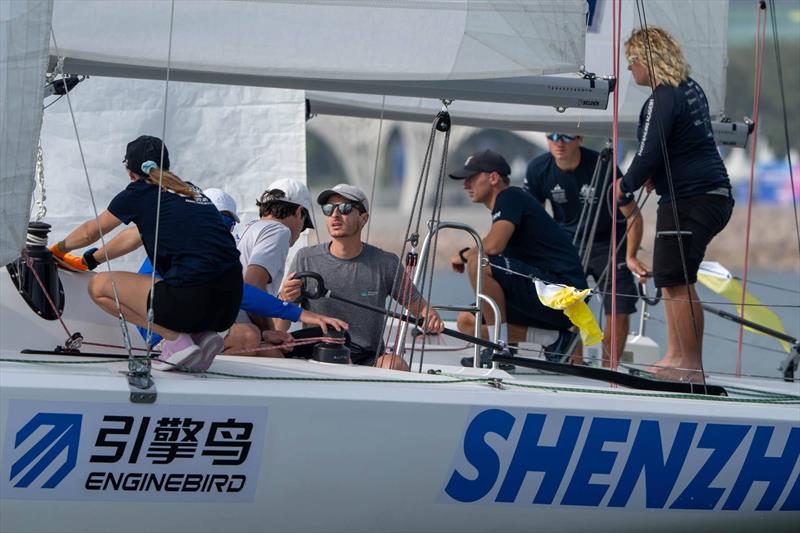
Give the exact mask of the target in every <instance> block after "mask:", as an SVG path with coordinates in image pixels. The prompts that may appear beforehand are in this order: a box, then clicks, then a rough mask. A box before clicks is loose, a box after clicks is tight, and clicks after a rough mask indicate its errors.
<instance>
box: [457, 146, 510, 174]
mask: <svg viewBox="0 0 800 533" xmlns="http://www.w3.org/2000/svg"><path fill="white" fill-rule="evenodd" d="M479 172H497V173H498V174H500V175H501V176H506V177H508V176H509V175H511V167H510V166H508V162H507V161H506V160H505V158H504V157H503V156H502V155H500V154H498V153H497V152H495V151H494V150H484V151H482V152H475V153H474V154H472V155H471V156H469V157H468V158H467V160H466V161H464V167H463V168H460V169H458V170H456V171H454V172H451V173H450V177H451V178H453V179H454V180H463V179H466V178H470V177H472V176H474V175H475V174H478V173H479Z"/></svg>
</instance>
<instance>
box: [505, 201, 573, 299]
mask: <svg viewBox="0 0 800 533" xmlns="http://www.w3.org/2000/svg"><path fill="white" fill-rule="evenodd" d="M498 220H507V221H509V222H511V223H512V224H514V233H513V234H512V235H511V238H510V239H509V241H508V244H507V245H506V249H505V250H504V251H503V255H505V256H507V257H510V258H512V259H518V260H520V261H522V262H524V263H527V264H529V265H531V266H533V267H536V268H538V269H539V270H541V271H542V272H544V273H548V274H551V275H552V278H553V279H550V280H548V281H562V282H568V283H570V284H572V285H573V286H575V288H578V289H585V288H586V287H587V285H586V276H585V275H584V273H583V269H582V268H581V263H580V260H579V259H578V251H577V250H576V249H575V246H573V245H572V240H571V239H570V238H569V236H568V235H567V233H566V232H565V231H564V230H563V229H562V228H561V226H559V225H558V223H557V222H556V221H555V220H553V219H552V217H551V216H550V215H548V214H547V211H545V210H544V207H542V205H541V204H540V203H539V202H537V201H536V200H535V199H534V198H533V197H532V196H531V195H530V194H528V193H526V192H525V191H524V190H522V189H520V188H519V187H508V188H507V189H504V190H503V191H501V192H500V194H498V195H497V198H496V199H495V202H494V209H492V223H494V222H497V221H498Z"/></svg>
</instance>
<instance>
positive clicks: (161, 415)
mask: <svg viewBox="0 0 800 533" xmlns="http://www.w3.org/2000/svg"><path fill="white" fill-rule="evenodd" d="M659 4H661V5H667V3H665V2H661V3H659ZM691 5H692V7H693V8H698V9H704V8H703V7H702V6H700V4H699V3H693V4H691ZM623 6H627V7H626V9H628V10H629V8H631V5H629V4H627V3H624V4H623ZM698 6H700V7H698ZM630 13H632V11H631V12H630ZM673 13H674V11H673ZM626 16H627V15H626ZM631 17H632V14H631ZM630 20H632V18H631V19H630ZM681 20H682V21H694V20H697V19H695V18H693V17H690V16H687V15H684V16H683V17H682V19H681ZM668 22H669V20H658V19H657V18H656V19H655V20H653V21H652V23H660V24H664V25H666V24H665V23H668ZM674 22H676V21H674ZM0 23H2V30H3V35H8V36H9V43H10V46H9V47H7V48H6V50H7V52H5V53H6V55H5V56H4V57H0V60H2V62H1V63H0V68H2V72H3V76H4V78H3V80H4V85H3V87H4V90H3V91H2V92H1V94H0V99H2V100H3V102H2V109H3V131H2V139H0V141H1V142H2V147H3V157H2V165H3V167H2V171H1V172H0V180H2V181H0V183H2V187H3V191H4V195H6V191H8V193H9V194H7V195H6V198H9V199H10V200H7V199H4V200H3V204H2V209H3V213H4V216H5V219H4V222H3V226H2V228H0V229H1V230H2V234H0V243H2V246H0V258H2V262H3V264H5V263H9V262H12V264H14V265H16V266H12V268H11V269H10V270H9V271H5V270H4V271H3V272H2V273H0V290H1V291H2V292H1V293H0V313H1V314H0V413H1V414H0V457H2V459H1V461H2V463H1V464H2V471H1V472H0V474H1V476H0V529H2V530H3V531H19V530H24V531H73V530H80V531H128V530H131V531H133V530H137V531H138V530H142V529H146V530H154V531H160V530H170V531H193V532H196V531H220V530H225V531H341V530H348V531H398V530H403V531H405V530H419V531H428V530H446V531H449V530H458V531H486V530H501V531H530V530H531V529H532V528H535V527H537V528H542V529H544V530H548V531H581V530H589V529H591V530H594V531H612V530H613V531H620V530H642V529H644V528H648V529H656V530H658V529H664V530H667V529H670V530H671V529H674V528H675V527H678V526H680V527H684V528H689V529H699V528H704V529H710V530H727V531H730V530H742V531H746V530H752V529H753V528H755V527H765V528H767V527H768V528H770V529H771V530H775V531H778V530H787V531H788V530H791V529H792V528H793V527H794V526H796V524H797V520H798V516H800V514H799V513H800V417H799V416H798V412H800V409H799V408H798V405H799V404H800V394H799V392H800V391H798V385H797V383H796V382H794V381H780V380H778V381H776V380H765V379H757V378H732V377H716V376H710V377H709V378H708V380H707V383H708V384H707V386H696V385H692V384H686V383H684V384H672V385H669V384H667V385H664V384H663V383H662V384H660V385H659V383H658V382H655V381H654V380H650V379H647V378H644V377H640V376H630V375H626V374H620V373H616V372H612V371H610V370H604V369H587V370H583V369H578V370H575V369H574V368H573V369H572V373H569V372H567V369H566V368H565V367H570V366H571V365H560V364H558V363H548V362H546V361H541V360H539V361H538V362H537V363H536V364H535V365H534V366H537V365H538V367H537V368H536V369H534V370H537V371H535V372H528V373H526V374H524V373H516V374H515V373H510V372H507V371H506V370H503V369H502V368H487V369H481V368H465V367H461V366H458V365H457V363H450V364H448V360H447V359H433V358H427V359H426V361H427V362H425V363H424V364H423V365H421V366H420V370H421V371H420V372H416V371H415V372H407V373H406V372H397V371H392V370H386V369H379V368H365V367H357V366H351V365H342V364H330V363H324V362H319V361H314V360H312V361H298V360H288V359H287V360H283V359H254V358H246V357H236V356H222V357H218V358H217V359H216V361H215V362H214V365H213V366H212V367H211V369H210V371H209V372H206V373H204V374H202V375H197V374H192V373H169V374H167V373H163V372H158V371H154V372H153V373H152V374H147V375H144V376H142V375H141V374H139V375H136V374H135V373H132V372H131V371H130V369H129V364H130V362H129V357H128V353H127V350H126V349H125V348H124V347H122V346H121V341H120V337H121V335H120V324H119V321H117V320H116V319H114V318H113V317H110V316H108V315H106V314H104V313H103V312H102V311H101V310H99V309H98V308H96V307H95V306H94V305H93V304H92V303H91V302H90V301H89V299H88V298H87V296H86V286H87V283H88V279H89V278H90V276H91V274H86V273H69V272H64V271H55V270H53V269H47V268H41V269H37V265H41V264H42V263H41V262H38V263H37V262H36V254H37V250H38V251H42V250H43V244H42V242H43V239H45V238H46V233H47V228H46V227H44V226H41V225H30V226H29V224H28V222H29V221H28V217H29V214H30V212H29V204H30V197H31V191H32V188H33V183H32V180H31V176H33V175H34V165H35V159H36V147H37V142H38V136H39V129H40V126H41V120H42V118H41V117H42V109H41V107H42V106H41V102H42V97H43V85H44V84H43V80H44V77H45V73H46V72H48V70H49V69H51V68H58V69H61V70H62V71H63V72H68V73H73V74H88V75H93V76H101V75H110V76H122V77H125V76H129V77H137V78H155V77H161V76H162V75H164V78H167V76H168V78H167V79H172V80H184V81H203V82H214V83H226V84H250V85H262V86H275V87H292V88H301V89H309V90H319V91H321V92H322V93H328V92H330V91H341V92H343V93H345V94H365V93H372V94H387V95H390V96H397V97H405V98H426V97H430V96H431V95H435V97H437V98H448V97H455V96H453V95H458V98H459V100H458V102H461V101H462V100H468V101H475V102H499V103H501V104H503V103H506V104H509V105H530V104H537V103H538V104H542V103H544V102H547V101H552V100H549V99H548V95H547V94H546V93H545V94H538V95H536V94H535V95H533V96H531V97H530V98H527V97H526V94H527V92H526V89H527V88H531V90H532V92H535V91H533V88H535V87H540V88H541V87H545V88H546V87H548V84H547V83H545V80H547V79H550V85H549V87H551V88H552V87H556V88H563V87H572V88H573V89H572V90H573V91H575V92H577V91H585V93H586V94H596V95H597V98H600V100H603V99H607V97H608V94H609V93H610V91H612V90H613V89H614V87H612V85H614V83H613V82H612V81H611V80H609V79H603V78H601V77H591V76H589V77H587V76H585V75H583V74H581V75H577V76H576V75H572V76H565V75H560V74H564V73H569V72H576V71H578V70H579V67H580V65H582V64H584V59H585V57H584V50H585V49H586V48H587V45H586V42H585V39H586V35H587V34H586V31H585V25H586V13H585V8H584V2H583V1H582V0H565V1H560V2H557V3H556V2H548V1H541V2H520V3H511V2H484V1H475V2H470V1H467V2H460V3H451V2H413V1H412V2H408V4H407V5H405V6H402V5H401V6H399V7H398V5H396V4H394V3H392V4H386V5H384V4H376V5H373V6H363V5H360V4H356V3H353V2H347V1H343V2H316V1H310V2H303V3H300V5H297V4H296V3H282V2H222V1H220V2H200V1H198V2H174V3H167V2H137V3H126V2H60V1H59V2H53V1H51V0H32V1H29V2H25V3H22V2H10V3H3V4H0ZM688 25H689V24H687V26H688ZM12 29H13V31H12ZM267 29H268V30H267ZM410 29H413V32H412V31H410ZM128 35H131V36H132V37H130V38H128V37H125V36H128ZM426 39H429V40H426ZM431 50H437V51H440V53H437V54H433V53H431ZM265 51H269V54H265ZM378 51H379V52H378ZM265 56H268V57H265ZM48 65H55V67H48ZM557 74H559V75H558V76H556V75H557ZM721 78H722V79H724V76H722V77H721ZM6 88H8V90H6ZM618 89H619V90H621V89H620V88H619V87H618ZM68 96H69V95H67V97H68ZM539 98H540V99H541V100H537V99H539ZM582 100H584V101H585V102H588V103H581V102H580V101H572V102H571V103H569V105H565V104H566V103H565V102H564V101H561V100H557V101H558V102H561V103H558V104H557V105H558V106H563V107H575V106H581V105H585V106H590V107H592V106H595V107H604V106H605V104H604V103H603V104H599V105H598V104H595V103H594V102H595V101H596V100H597V99H596V98H594V97H593V98H589V99H586V98H583V99H582ZM623 101H626V100H623ZM11 102H13V103H14V105H13V106H10V105H9V103H11ZM312 105H313V100H312ZM453 105H455V103H454V104H453ZM475 105H478V104H475ZM631 105H633V104H631ZM568 111H569V110H568ZM585 112H586V113H589V111H585ZM556 113H559V112H557V111H554V112H553V114H554V116H557V115H555V114H556ZM559 114H560V113H559ZM452 115H453V116H454V117H455V116H456V114H455V107H453V111H452ZM581 116H584V115H581ZM606 118H607V115H606ZM575 120H580V121H582V123H583V118H580V119H575ZM454 122H456V123H457V119H455V118H454ZM12 147H13V148H14V149H13V150H12V149H11V148H12ZM14 195H15V196H14ZM440 225H443V223H440ZM26 233H27V237H26ZM26 240H27V244H26ZM23 248H24V249H26V250H27V252H26V253H25V254H24V255H23V260H22V261H18V256H19V254H20V250H21V249H23ZM45 255H46V254H45ZM43 286H44V287H47V288H49V290H40V289H42V288H43ZM37 288H38V289H37ZM34 296H35V297H34ZM78 333H80V334H79V335H78ZM431 343H432V344H435V342H434V341H433V340H431ZM141 349H143V345H142V343H141V342H137V341H136V339H135V338H133V345H132V350H134V352H136V350H141ZM432 350H433V351H435V347H433V349H432ZM426 357H427V356H426ZM44 509H47V511H46V512H43V510H44Z"/></svg>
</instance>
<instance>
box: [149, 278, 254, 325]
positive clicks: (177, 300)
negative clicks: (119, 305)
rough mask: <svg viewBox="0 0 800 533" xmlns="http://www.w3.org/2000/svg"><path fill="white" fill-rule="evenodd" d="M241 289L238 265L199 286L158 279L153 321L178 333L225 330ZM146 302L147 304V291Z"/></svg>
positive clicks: (237, 308) (236, 304) (236, 305)
mask: <svg viewBox="0 0 800 533" xmlns="http://www.w3.org/2000/svg"><path fill="white" fill-rule="evenodd" d="M242 289H243V283H242V267H241V266H239V265H236V266H235V267H233V268H231V269H230V270H228V271H227V272H225V273H224V274H222V275H221V276H220V277H218V278H217V279H214V280H212V281H209V282H206V283H202V284H200V285H190V286H186V287H176V286H174V285H170V284H169V283H167V282H166V281H159V282H158V283H156V285H155V287H153V294H155V301H154V302H153V313H154V322H155V323H156V324H158V325H159V326H162V327H165V328H168V329H171V330H172V331H178V332H180V333H202V332H203V331H225V330H226V329H228V328H229V327H231V325H232V324H233V322H234V321H235V320H236V316H237V315H238V314H239V306H240V305H241V303H242ZM147 305H148V307H149V306H150V295H149V294H148V295H147Z"/></svg>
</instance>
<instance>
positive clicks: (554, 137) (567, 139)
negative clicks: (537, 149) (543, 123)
mask: <svg viewBox="0 0 800 533" xmlns="http://www.w3.org/2000/svg"><path fill="white" fill-rule="evenodd" d="M575 137H576V136H575V135H564V134H563V133H548V134H547V138H548V139H550V140H551V141H553V142H554V143H557V142H558V141H559V139H560V140H562V141H564V142H565V143H567V144H569V143H571V142H572V141H574V140H575Z"/></svg>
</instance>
